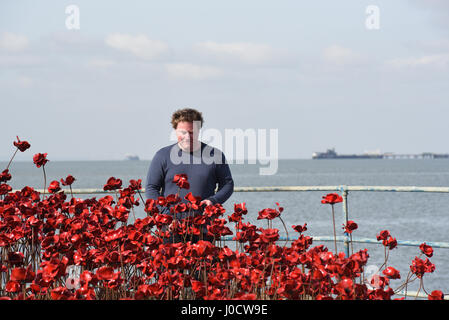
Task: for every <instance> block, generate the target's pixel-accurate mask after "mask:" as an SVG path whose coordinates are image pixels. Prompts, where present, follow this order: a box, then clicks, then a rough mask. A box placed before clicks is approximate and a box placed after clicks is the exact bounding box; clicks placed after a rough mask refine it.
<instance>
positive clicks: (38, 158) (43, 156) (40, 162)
mask: <svg viewBox="0 0 449 320" xmlns="http://www.w3.org/2000/svg"><path fill="white" fill-rule="evenodd" d="M48 161H50V160H48V159H47V153H36V154H35V155H34V156H33V162H34V164H35V165H36V167H38V168H40V167H41V166H45V164H46V163H47V162H48Z"/></svg>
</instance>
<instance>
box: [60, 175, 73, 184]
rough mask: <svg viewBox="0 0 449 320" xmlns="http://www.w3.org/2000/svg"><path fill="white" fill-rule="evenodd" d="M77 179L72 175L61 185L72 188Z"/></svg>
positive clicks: (62, 180)
mask: <svg viewBox="0 0 449 320" xmlns="http://www.w3.org/2000/svg"><path fill="white" fill-rule="evenodd" d="M75 180H76V179H75V178H74V177H73V176H72V175H70V174H69V175H68V176H67V178H65V180H64V179H61V183H62V185H63V186H70V185H71V184H72V183H73V182H75Z"/></svg>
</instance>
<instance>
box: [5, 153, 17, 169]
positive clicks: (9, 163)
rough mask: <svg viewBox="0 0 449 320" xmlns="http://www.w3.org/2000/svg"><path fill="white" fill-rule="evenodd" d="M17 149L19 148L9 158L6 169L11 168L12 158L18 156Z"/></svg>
mask: <svg viewBox="0 0 449 320" xmlns="http://www.w3.org/2000/svg"><path fill="white" fill-rule="evenodd" d="M17 151H19V148H16V151H14V154H13V155H12V157H11V160H9V162H8V165H7V166H6V170H8V169H9V166H10V165H11V162H12V159H14V157H15V156H16V153H17Z"/></svg>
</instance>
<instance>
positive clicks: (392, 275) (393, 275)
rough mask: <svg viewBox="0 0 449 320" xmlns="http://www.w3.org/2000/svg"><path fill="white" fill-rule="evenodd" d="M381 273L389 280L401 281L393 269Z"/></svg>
mask: <svg viewBox="0 0 449 320" xmlns="http://www.w3.org/2000/svg"><path fill="white" fill-rule="evenodd" d="M382 273H383V274H384V275H385V276H387V277H388V278H390V279H401V275H400V273H399V271H398V270H396V269H395V268H393V267H388V268H386V269H385V270H384V271H382Z"/></svg>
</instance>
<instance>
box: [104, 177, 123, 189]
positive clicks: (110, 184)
mask: <svg viewBox="0 0 449 320" xmlns="http://www.w3.org/2000/svg"><path fill="white" fill-rule="evenodd" d="M121 187H122V180H121V179H116V178H115V177H110V178H109V179H108V181H107V182H106V184H105V185H104V186H103V190H104V191H108V190H117V189H120V188H121Z"/></svg>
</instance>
